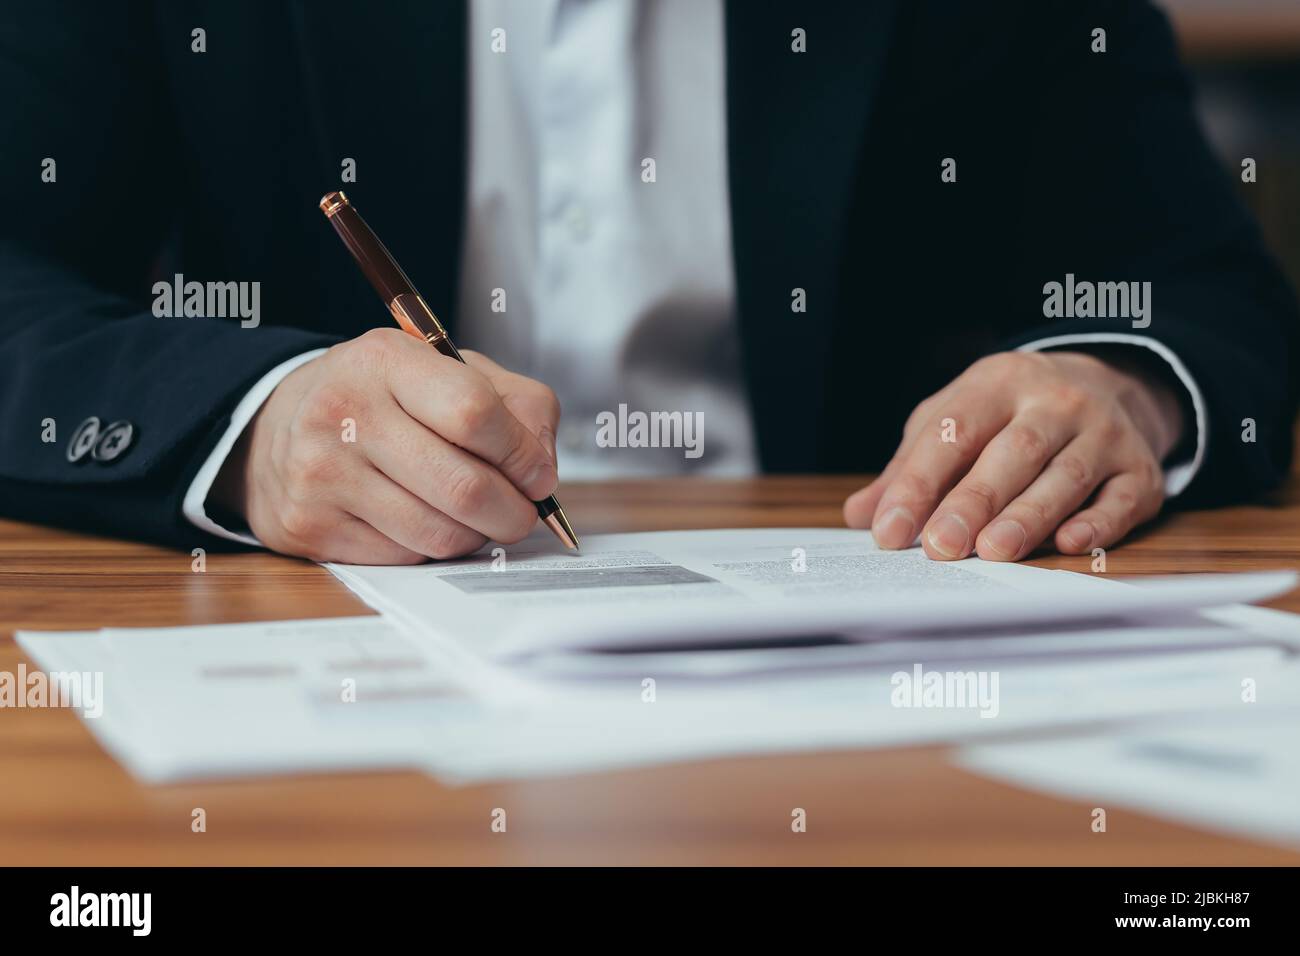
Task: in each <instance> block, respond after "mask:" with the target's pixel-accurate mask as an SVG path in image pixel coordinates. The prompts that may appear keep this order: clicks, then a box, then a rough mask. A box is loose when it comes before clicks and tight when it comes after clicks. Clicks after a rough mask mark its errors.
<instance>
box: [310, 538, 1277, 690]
mask: <svg viewBox="0 0 1300 956" xmlns="http://www.w3.org/2000/svg"><path fill="white" fill-rule="evenodd" d="M584 542H585V543H584V550H583V553H582V554H581V555H571V554H564V553H559V551H558V549H557V546H556V545H555V544H554V543H553V542H549V541H545V540H543V539H541V538H539V537H536V536H534V537H532V538H530V539H528V540H527V541H525V542H523V543H522V544H520V545H517V546H513V547H509V548H502V547H491V548H490V549H489V548H485V549H484V551H483V552H482V553H480V554H478V555H475V556H474V557H471V558H469V559H466V560H461V561H446V562H440V563H436V564H426V565H419V566H413V567H362V566H356V565H337V564H332V565H328V567H329V568H330V570H331V571H333V572H334V574H336V575H337V576H338V577H339V578H340V580H342V581H343V582H344V583H345V584H347V585H348V587H350V588H351V589H352V590H353V591H355V592H356V593H357V594H358V595H359V596H360V597H361V598H362V599H363V600H365V601H366V602H367V603H368V604H370V605H371V606H372V607H374V608H376V609H377V610H379V611H381V612H383V613H384V614H386V615H388V616H390V617H391V618H392V619H394V620H395V621H397V622H398V623H400V624H401V625H402V626H404V627H405V628H407V629H409V630H410V631H412V632H414V633H420V634H424V635H427V636H429V637H431V638H433V639H435V640H436V641H437V642H438V644H439V645H440V646H441V647H442V648H443V650H444V651H445V652H446V653H447V654H449V655H450V656H451V657H453V658H455V659H458V660H460V661H462V662H465V663H467V664H472V663H474V662H477V663H480V664H481V663H484V662H492V663H496V664H509V665H512V666H517V667H524V666H527V667H529V668H530V669H535V670H537V671H552V672H553V671H556V670H557V669H558V670H563V671H572V672H574V673H578V672H586V673H596V672H597V671H599V672H607V671H610V670H618V669H619V668H618V660H619V658H621V657H626V656H639V655H645V654H659V655H663V654H666V653H670V652H676V651H692V652H694V653H693V654H691V655H690V657H689V661H690V663H685V664H682V665H680V666H687V667H691V668H697V667H699V666H701V665H700V663H699V662H700V660H701V658H699V657H698V654H699V653H700V652H709V651H713V652H717V651H728V652H732V653H729V654H727V655H726V658H727V659H728V660H729V661H731V665H736V664H738V663H740V662H744V663H745V665H746V666H763V665H761V664H760V663H759V662H762V661H765V662H767V663H768V664H771V665H774V666H780V667H787V666H792V665H793V666H800V665H801V662H802V664H803V665H807V664H808V663H810V662H814V661H824V662H830V663H835V662H839V661H841V660H842V659H844V658H845V657H846V656H847V657H849V658H852V659H855V660H857V659H861V658H862V657H863V656H868V657H869V656H871V655H872V654H877V653H878V648H877V647H876V646H877V645H879V643H880V642H882V641H894V640H897V639H899V638H904V637H910V638H913V639H916V640H923V639H941V638H954V639H961V638H969V637H971V636H973V635H978V634H979V633H980V632H982V631H987V630H989V629H995V630H997V631H998V632H1000V633H1004V634H1005V633H1008V632H1010V633H1011V634H1012V636H1014V632H1015V631H1016V630H1017V629H1025V628H1028V629H1036V630H1038V631H1040V632H1041V631H1043V630H1045V629H1047V628H1049V627H1050V628H1053V629H1057V630H1059V631H1060V632H1062V633H1066V634H1068V633H1069V632H1070V631H1071V630H1078V629H1080V628H1085V627H1088V626H1089V625H1091V627H1089V629H1090V630H1093V631H1096V630H1105V627H1104V625H1108V624H1112V623H1118V622H1121V621H1125V620H1130V621H1131V620H1142V621H1147V622H1149V621H1151V620H1152V619H1154V618H1157V617H1161V616H1164V617H1165V618H1166V619H1169V618H1170V615H1173V618H1172V619H1171V621H1170V623H1171V626H1172V625H1177V624H1178V623H1179V620H1178V615H1184V616H1186V615H1188V614H1189V613H1191V612H1194V611H1195V610H1196V609H1198V608H1206V607H1215V606H1220V605H1226V604H1232V603H1238V602H1253V601H1257V600H1262V599H1265V598H1268V597H1271V596H1273V595H1276V594H1279V593H1282V592H1285V591H1287V590H1290V589H1291V588H1292V587H1294V585H1295V581H1296V577H1295V575H1294V574H1293V573H1291V572H1278V573H1263V574H1239V575H1180V576H1178V577H1175V578H1167V579H1165V578H1152V579H1146V580H1145V581H1144V582H1143V586H1142V587H1132V586H1126V585H1122V584H1118V583H1115V582H1113V581H1107V580H1105V579H1104V576H1102V575H1089V574H1075V573H1070V572H1064V571H1048V570H1044V569H1041V568H1034V567H1030V566H1027V565H1023V564H1002V563H994V562H987V561H981V560H979V559H975V558H972V559H968V560H966V561H958V562H939V561H932V560H930V559H928V558H927V557H926V556H925V555H924V554H923V553H922V551H921V550H920V549H919V548H912V549H909V550H904V551H882V550H879V549H877V548H876V546H875V544H874V542H873V540H872V538H871V535H870V533H869V532H864V531H853V530H848V529H826V528H794V529H789V528H785V529H743V530H722V531H669V532H653V533H646V534H613V535H594V536H588V537H586V538H585V539H584ZM1079 560H1080V564H1081V566H1082V567H1085V568H1086V567H1088V564H1087V562H1088V561H1090V560H1091V559H1090V558H1080V559H1079ZM1198 620H1199V619H1197V618H1195V617H1194V616H1193V618H1192V619H1191V621H1188V622H1184V623H1192V622H1195V621H1198ZM794 652H797V653H794ZM683 660H686V659H685V658H684V659H683ZM718 660H719V658H718V657H717V655H716V654H714V655H712V656H710V657H708V658H707V662H708V663H710V664H716V663H717V662H718ZM597 662H598V663H597Z"/></svg>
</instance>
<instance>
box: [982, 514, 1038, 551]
mask: <svg viewBox="0 0 1300 956" xmlns="http://www.w3.org/2000/svg"><path fill="white" fill-rule="evenodd" d="M1027 537H1028V535H1027V534H1026V533H1025V529H1024V527H1023V526H1021V524H1020V522H1019V521H1013V520H1012V519H1010V518H1007V519H1005V520H1003V521H999V522H998V523H997V524H995V525H993V526H992V527H991V528H989V529H988V531H985V532H984V543H985V544H987V545H988V546H989V550H991V551H993V552H994V553H995V554H996V555H997V556H998V557H1000V558H1007V559H1008V560H1010V559H1012V558H1014V557H1015V556H1016V555H1018V554H1019V553H1020V549H1021V548H1023V547H1024V546H1025V538H1027Z"/></svg>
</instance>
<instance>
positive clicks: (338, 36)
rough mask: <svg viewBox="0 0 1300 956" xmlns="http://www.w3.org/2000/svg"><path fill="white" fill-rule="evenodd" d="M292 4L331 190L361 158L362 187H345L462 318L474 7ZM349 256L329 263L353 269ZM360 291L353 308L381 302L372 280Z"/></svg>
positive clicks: (419, 278)
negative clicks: (344, 168)
mask: <svg viewBox="0 0 1300 956" xmlns="http://www.w3.org/2000/svg"><path fill="white" fill-rule="evenodd" d="M290 3H291V7H290V12H291V15H292V22H293V25H294V29H295V32H296V33H297V41H298V43H297V46H298V49H297V51H296V54H297V56H298V58H299V63H300V67H301V71H302V74H303V85H304V88H305V90H306V95H307V100H308V103H309V111H310V113H311V121H312V126H313V129H314V131H315V137H316V150H317V152H318V154H319V156H320V162H319V164H318V166H319V174H320V176H321V177H322V182H323V183H324V185H323V186H322V188H321V190H320V191H321V193H322V194H323V193H324V192H326V191H328V190H329V189H335V188H339V184H340V172H341V163H342V161H343V159H344V158H345V157H350V158H352V159H355V160H356V163H357V176H356V183H355V184H350V183H342V187H343V189H344V191H346V192H347V193H348V195H349V196H350V197H351V198H352V199H353V200H354V201H355V202H356V204H357V208H358V209H359V210H361V213H362V215H364V216H365V217H366V220H367V221H368V222H369V223H370V224H371V226H373V227H374V229H375V232H376V233H378V235H379V236H380V237H381V238H382V239H383V240H384V243H385V244H386V245H387V246H388V248H389V249H390V251H391V252H392V253H393V255H394V257H396V258H397V260H398V261H399V262H400V263H401V264H402V267H403V268H404V269H405V270H406V272H407V274H408V275H409V276H410V277H411V280H412V281H413V282H414V283H415V285H416V287H417V288H419V289H420V291H421V292H422V293H423V294H424V296H425V298H426V299H427V300H428V301H429V304H430V305H431V306H432V307H433V309H434V311H436V312H437V313H438V314H439V316H440V317H442V318H443V320H444V321H445V322H447V323H449V324H450V323H452V322H453V320H454V309H455V302H456V290H457V284H458V283H457V275H458V272H459V267H460V245H461V224H462V218H463V214H464V210H463V197H464V195H465V191H464V183H465V155H466V142H465V137H466V129H467V126H466V122H465V104H466V95H465V94H466V89H465V85H466V68H465V67H466V51H465V44H466V25H465V20H466V10H465V4H464V3H463V2H461V0H453V2H437V3H434V2H417V0H411V2H384V3H372V4H368V5H366V6H365V8H364V10H358V9H357V8H356V7H355V6H353V5H351V4H349V3H343V2H335V0H312V2H307V0H290ZM339 253H340V258H339V259H338V260H337V261H332V262H330V263H329V264H328V266H327V267H332V268H334V269H338V270H346V269H347V267H346V266H344V265H343V263H344V261H345V258H346V254H345V253H343V250H342V247H341V246H340V247H339ZM353 271H355V270H353ZM348 288H349V292H348V295H349V300H348V305H349V306H352V305H354V304H356V305H361V304H362V301H363V300H364V302H365V304H366V305H368V306H371V307H373V306H374V304H375V303H374V293H373V292H370V291H369V289H368V287H365V286H364V283H361V284H357V283H351V284H350V285H349V287H348ZM366 295H368V296H369V299H368V300H366V299H365V296H366ZM353 299H356V300H357V302H356V303H354V302H353V301H352V300H353Z"/></svg>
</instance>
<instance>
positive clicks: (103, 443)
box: [91, 420, 135, 464]
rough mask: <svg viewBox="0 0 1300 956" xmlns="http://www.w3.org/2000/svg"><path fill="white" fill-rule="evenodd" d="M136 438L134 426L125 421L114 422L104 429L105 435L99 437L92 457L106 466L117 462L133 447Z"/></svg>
mask: <svg viewBox="0 0 1300 956" xmlns="http://www.w3.org/2000/svg"><path fill="white" fill-rule="evenodd" d="M134 438H135V426H134V425H132V424H131V423H130V422H128V421H125V420H123V421H120V422H113V424H111V425H109V426H108V427H107V428H105V429H104V432H103V434H102V435H100V436H99V441H97V442H95V450H94V451H93V452H91V457H92V458H94V459H95V461H98V462H102V463H104V464H107V463H109V462H111V461H116V460H117V459H118V458H121V457H122V455H123V453H124V452H125V451H126V450H127V449H128V448H130V447H131V442H132V440H133V439H134Z"/></svg>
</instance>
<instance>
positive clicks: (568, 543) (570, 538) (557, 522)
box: [542, 508, 582, 552]
mask: <svg viewBox="0 0 1300 956" xmlns="http://www.w3.org/2000/svg"><path fill="white" fill-rule="evenodd" d="M542 520H543V521H545V522H546V526H547V527H548V528H550V529H551V531H552V532H554V533H555V536H556V537H557V538H559V539H560V540H561V541H562V542H564V546H565V547H566V548H568V549H569V550H570V551H578V552H581V551H582V545H581V544H579V543H578V536H577V535H576V534H574V533H573V525H571V524H569V519H568V517H567V516H566V515H565V513H564V509H563V508H556V509H555V510H554V511H552V512H551V513H550V514H549V515H547V516H546V517H545V518H543V519H542Z"/></svg>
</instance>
